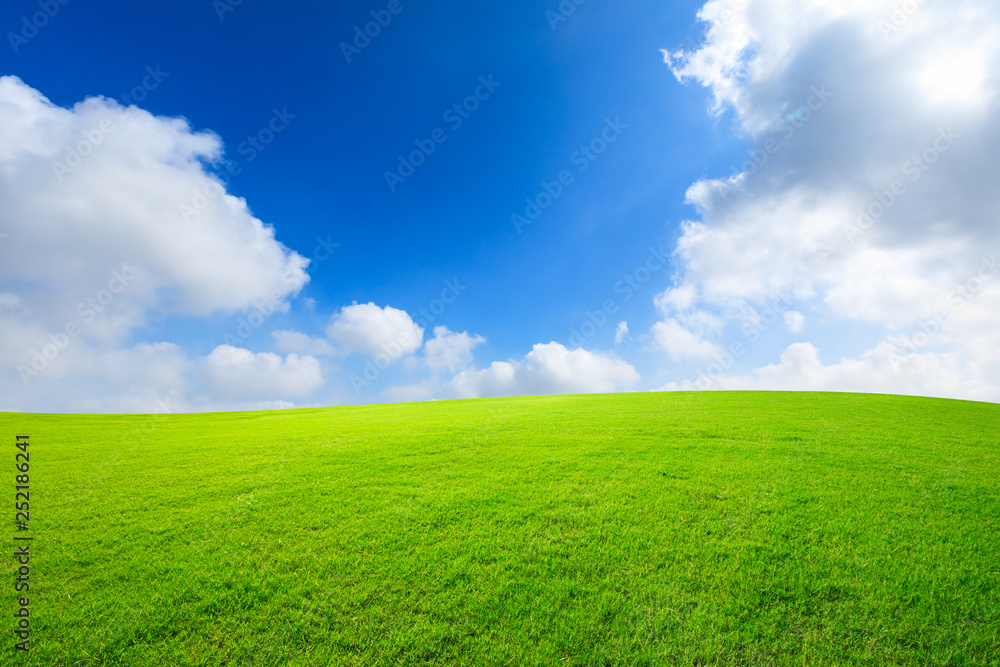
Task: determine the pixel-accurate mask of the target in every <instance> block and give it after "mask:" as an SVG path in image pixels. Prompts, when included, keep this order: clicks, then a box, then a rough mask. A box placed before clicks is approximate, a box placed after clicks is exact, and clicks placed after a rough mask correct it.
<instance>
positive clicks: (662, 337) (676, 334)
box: [653, 319, 719, 361]
mask: <svg viewBox="0 0 1000 667" xmlns="http://www.w3.org/2000/svg"><path fill="white" fill-rule="evenodd" d="M653 339H654V340H655V341H656V344H657V345H659V346H660V347H661V348H663V349H664V350H665V351H666V352H667V353H668V354H670V357H671V358H672V359H673V360H674V361H679V360H681V359H708V358H711V357H713V356H715V355H716V354H718V352H719V346H718V345H715V344H714V343H711V342H709V341H707V340H705V339H703V338H701V337H700V336H698V335H696V334H694V333H692V332H691V331H688V330H687V329H685V328H684V327H683V326H681V324H680V323H679V322H678V321H677V320H675V319H667V320H665V321H663V322H657V323H656V324H654V325H653Z"/></svg>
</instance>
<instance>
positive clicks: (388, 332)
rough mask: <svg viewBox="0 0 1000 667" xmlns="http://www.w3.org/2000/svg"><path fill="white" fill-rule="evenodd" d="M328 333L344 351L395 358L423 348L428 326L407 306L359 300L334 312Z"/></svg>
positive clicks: (327, 329)
mask: <svg viewBox="0 0 1000 667" xmlns="http://www.w3.org/2000/svg"><path fill="white" fill-rule="evenodd" d="M326 335H327V336H328V337H329V338H330V340H332V341H333V342H334V343H336V344H337V346H338V347H339V349H340V350H341V351H343V352H344V353H347V354H353V353H358V354H364V355H368V356H370V357H379V356H382V355H385V356H386V357H388V358H389V359H390V360H393V361H394V360H396V359H399V358H400V357H403V356H405V355H408V354H412V353H413V352H416V351H417V350H419V349H420V345H421V344H422V343H423V339H424V330H423V329H422V328H420V327H419V326H417V325H416V324H415V323H414V322H413V320H412V319H411V318H410V316H409V314H407V313H406V311H404V310H399V309H397V308H392V307H390V306H386V307H385V308H379V307H378V306H376V305H375V304H374V303H367V304H360V305H359V304H357V303H355V304H353V305H351V306H344V307H343V308H341V310H340V312H339V313H337V314H336V315H334V316H333V318H332V319H331V320H330V325H329V326H328V327H327V328H326Z"/></svg>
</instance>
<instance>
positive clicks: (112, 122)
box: [0, 76, 308, 328]
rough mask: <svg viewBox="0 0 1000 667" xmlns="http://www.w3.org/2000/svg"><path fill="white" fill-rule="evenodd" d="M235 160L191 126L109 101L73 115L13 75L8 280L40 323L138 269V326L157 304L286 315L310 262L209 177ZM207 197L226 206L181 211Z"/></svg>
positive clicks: (6, 112)
mask: <svg viewBox="0 0 1000 667" xmlns="http://www.w3.org/2000/svg"><path fill="white" fill-rule="evenodd" d="M221 154H222V144H221V142H220V140H219V138H218V137H217V136H215V135H213V134H210V133H207V132H193V131H192V130H191V128H190V126H189V125H188V124H187V122H186V121H184V120H183V119H178V118H162V117H157V116H153V115H152V114H150V113H148V112H146V111H143V110H141V109H138V108H136V107H128V108H123V107H121V106H119V105H118V104H117V103H115V102H114V101H111V100H108V99H105V98H88V99H86V100H84V101H83V102H80V103H79V104H77V105H76V106H74V107H73V108H72V109H65V108H62V107H58V106H55V105H53V104H52V103H51V102H49V101H48V100H47V99H46V98H45V97H43V96H42V94H41V93H39V92H38V91H36V90H34V89H32V88H30V87H29V86H27V85H25V84H24V83H23V82H21V80H20V79H17V78H16V77H11V76H7V77H0V189H2V190H3V192H4V205H3V207H2V208H0V229H3V230H4V232H5V233H7V234H8V238H7V239H5V241H4V244H3V246H2V249H3V261H2V262H0V284H10V283H12V282H15V281H16V282H17V283H18V284H19V285H21V287H20V288H19V289H20V296H21V297H22V298H23V299H24V300H25V301H30V302H31V303H32V304H33V306H34V308H35V311H36V312H35V314H36V316H38V317H45V315H46V314H48V315H58V317H56V319H57V320H58V319H65V317H66V313H67V311H68V312H70V313H71V312H72V311H71V309H70V308H67V307H66V305H65V304H64V303H63V302H64V300H65V301H69V302H70V303H71V304H72V305H75V303H76V300H77V299H78V298H86V297H87V296H90V295H92V294H95V293H97V292H98V291H99V290H101V289H104V288H106V287H107V283H108V282H109V280H110V274H111V272H112V271H113V270H119V269H120V268H121V267H122V266H123V265H125V264H127V265H129V266H131V267H134V269H135V273H136V278H135V279H134V281H130V282H131V284H130V285H129V286H128V288H127V289H126V290H125V291H124V292H122V294H121V296H120V301H121V302H122V303H123V304H128V309H129V310H130V311H134V312H132V313H130V315H129V317H128V319H127V320H126V321H123V325H124V326H125V327H126V328H128V327H129V326H134V325H135V324H136V323H138V322H139V321H140V320H141V316H142V313H143V312H144V311H146V310H147V309H152V308H157V309H158V310H160V311H161V312H175V313H181V314H186V315H208V314H210V313H212V312H214V311H217V310H222V311H233V310H238V309H242V308H247V307H249V306H251V305H252V304H254V303H255V302H261V301H267V302H273V303H274V306H275V307H277V308H279V309H280V308H283V307H284V305H285V299H286V298H287V297H288V296H290V295H294V294H297V293H298V291H299V290H300V289H301V288H302V286H303V285H304V284H305V283H306V282H307V281H308V275H307V274H306V272H305V271H304V268H305V266H306V265H307V264H308V260H306V259H305V258H303V257H301V256H300V255H297V254H295V253H293V252H291V251H289V250H288V248H286V247H284V246H283V245H282V244H281V243H279V242H278V241H276V240H275V235H274V229H273V228H271V227H269V226H267V225H265V224H264V223H262V222H261V221H260V220H258V219H257V218H255V217H254V216H253V215H252V214H251V213H250V211H249V209H248V208H247V205H246V202H245V201H243V200H242V199H238V198H236V197H233V196H231V195H228V194H225V193H224V187H223V186H222V184H221V183H220V182H219V180H218V179H217V178H215V177H214V176H211V175H210V174H209V173H208V172H207V171H206V169H205V163H206V162H207V161H211V160H214V159H217V158H219V157H220V156H221ZM204 192H209V193H213V196H211V197H205V201H204V206H203V210H201V211H200V213H198V214H197V215H196V216H194V217H193V218H191V220H190V221H188V222H185V220H184V218H183V217H182V214H181V206H182V205H189V204H191V202H192V201H194V200H195V198H196V196H197V193H204ZM51 295H58V296H51ZM40 311H44V312H40ZM49 324H51V322H49ZM57 324H58V323H57Z"/></svg>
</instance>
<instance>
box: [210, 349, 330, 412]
mask: <svg viewBox="0 0 1000 667" xmlns="http://www.w3.org/2000/svg"><path fill="white" fill-rule="evenodd" d="M198 371H199V374H200V376H201V378H202V380H203V382H204V384H205V387H206V388H207V389H208V390H209V391H210V392H211V393H212V395H213V397H214V398H216V399H217V400H220V401H276V400H282V399H285V398H287V397H291V396H309V395H310V394H312V393H313V392H314V391H316V390H317V389H319V388H320V387H321V386H323V374H322V371H321V369H320V364H319V361H318V360H317V359H316V358H315V357H310V356H300V355H297V354H289V355H288V356H287V357H285V358H284V359H282V358H281V357H280V356H278V355H277V354H271V353H269V352H262V353H258V354H254V353H253V352H251V351H250V350H244V349H242V348H238V347H232V346H231V345H220V346H219V347H217V348H215V349H214V350H212V352H211V354H209V355H208V356H207V357H205V358H204V359H203V360H202V361H201V364H200V367H199V369H198Z"/></svg>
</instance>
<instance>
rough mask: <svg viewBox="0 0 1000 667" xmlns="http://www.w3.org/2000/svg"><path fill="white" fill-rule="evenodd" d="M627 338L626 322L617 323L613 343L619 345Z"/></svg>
mask: <svg viewBox="0 0 1000 667" xmlns="http://www.w3.org/2000/svg"><path fill="white" fill-rule="evenodd" d="M626 338H628V322H624V321H622V322H619V323H618V328H617V329H615V342H616V343H618V344H621V343H623V342H624V341H625V339H626Z"/></svg>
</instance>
